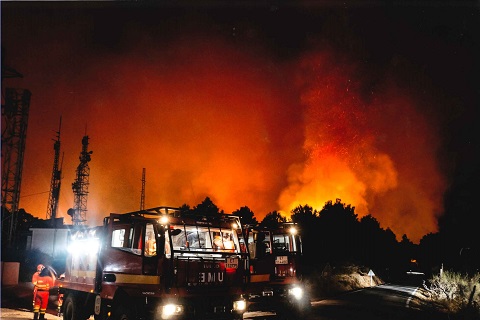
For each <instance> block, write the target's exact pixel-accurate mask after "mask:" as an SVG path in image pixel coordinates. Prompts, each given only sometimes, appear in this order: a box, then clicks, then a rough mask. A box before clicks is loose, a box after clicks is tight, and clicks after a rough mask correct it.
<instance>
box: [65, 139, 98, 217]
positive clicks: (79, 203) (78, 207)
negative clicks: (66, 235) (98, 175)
mask: <svg viewBox="0 0 480 320" xmlns="http://www.w3.org/2000/svg"><path fill="white" fill-rule="evenodd" d="M92 153H93V151H88V136H87V135H85V136H84V137H83V138H82V152H80V158H79V159H80V164H79V165H78V167H77V171H76V179H75V182H73V183H72V189H73V195H74V202H75V204H74V207H73V209H69V210H68V212H67V213H68V215H70V216H72V224H73V225H74V226H79V225H83V224H85V222H86V221H87V197H88V185H89V178H90V167H89V166H88V163H89V162H90V160H91V156H90V155H91V154H92Z"/></svg>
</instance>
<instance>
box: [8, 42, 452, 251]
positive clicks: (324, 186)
mask: <svg viewBox="0 0 480 320" xmlns="http://www.w3.org/2000/svg"><path fill="white" fill-rule="evenodd" d="M38 41H39V43H40V40H38ZM137 41H138V42H137V44H136V46H135V47H133V48H130V49H129V50H127V51H124V52H122V54H109V53H103V54H100V55H97V56H95V57H94V58H93V57H91V56H88V55H85V56H81V54H78V53H74V51H75V50H78V48H76V47H69V46H67V45H64V44H62V43H56V44H55V45H50V46H48V47H47V46H39V49H38V52H37V54H38V57H41V56H42V55H43V54H47V52H48V56H49V59H48V60H42V59H40V58H37V59H38V61H36V62H35V63H36V64H35V65H34V63H33V62H26V60H24V63H23V64H22V65H18V64H15V63H19V62H20V61H21V59H19V58H18V56H17V57H12V58H11V59H7V62H8V61H10V64H11V65H12V67H14V68H16V69H18V70H19V71H20V72H22V73H23V74H24V75H25V77H24V79H15V80H9V81H10V82H8V83H7V86H17V87H23V88H27V89H29V90H30V91H31V92H32V101H31V109H30V118H29V127H28V132H27V144H26V152H25V160H24V170H23V177H24V179H23V182H22V190H21V201H20V208H24V209H25V210H26V211H27V212H29V213H32V214H34V215H35V216H38V217H40V218H45V217H46V209H47V202H48V191H49V186H50V179H51V171H52V165H53V155H54V153H53V139H54V138H55V131H56V130H57V129H58V122H59V119H60V116H61V117H62V123H63V127H62V133H61V141H62V151H63V152H64V154H65V158H64V163H63V180H62V189H61V194H60V206H59V212H58V216H59V217H65V222H66V223H71V218H70V217H69V216H67V215H66V212H67V210H68V209H69V208H71V207H73V192H72V189H71V184H72V182H73V181H74V179H75V169H76V167H77V165H78V163H79V160H78V159H79V158H78V157H79V154H80V151H81V140H82V136H83V135H84V133H85V132H86V133H87V134H88V136H89V137H90V146H89V150H92V151H93V154H92V161H91V162H90V163H89V166H90V186H89V196H88V203H87V207H88V212H87V222H88V224H89V225H96V224H100V223H101V220H102V218H103V217H104V216H106V215H108V214H109V213H110V212H124V211H133V210H137V209H138V208H139V206H140V192H141V176H142V169H143V168H146V197H145V202H146V207H155V206H160V205H167V206H180V205H182V204H185V203H186V204H188V205H190V206H195V205H197V204H198V203H200V202H201V201H202V200H203V199H204V198H205V197H206V196H209V197H210V198H211V199H212V201H213V202H214V203H215V204H216V205H217V206H218V207H219V208H220V209H223V210H224V211H225V212H232V211H234V210H237V209H239V208H240V207H242V206H248V207H249V208H250V209H252V210H253V212H254V213H255V216H256V217H257V219H259V220H261V219H262V218H263V217H264V216H265V214H267V213H268V212H271V211H273V210H280V211H281V212H283V213H285V214H287V215H288V213H289V212H290V210H291V209H293V208H294V207H296V206H298V205H305V204H308V205H310V206H313V207H314V208H315V209H317V210H321V209H322V207H323V205H324V204H325V202H326V201H329V200H332V201H335V199H337V198H340V199H341V200H342V202H344V203H346V204H351V205H352V206H354V207H355V208H356V209H355V212H356V213H357V214H358V215H359V217H361V216H364V215H366V214H372V215H373V216H374V217H375V218H376V219H377V220H378V221H379V222H380V224H381V226H382V227H383V228H387V227H389V228H391V229H392V231H393V232H394V233H395V234H396V235H397V238H400V237H401V235H403V234H407V236H408V237H409V238H410V239H411V240H413V241H414V242H418V241H419V240H420V238H421V237H422V236H423V235H425V234H427V233H429V232H435V231H437V224H436V218H437V217H438V215H439V214H440V213H441V212H442V210H443V209H442V196H443V193H444V191H445V189H446V183H445V178H444V177H443V176H442V174H441V173H440V170H439V164H438V163H437V160H436V152H437V151H438V147H439V145H438V141H439V132H437V129H436V128H438V126H437V125H436V120H435V119H434V118H431V117H429V115H428V114H427V113H426V112H424V111H423V110H426V109H428V108H425V105H427V104H428V103H429V102H428V96H421V95H420V94H419V93H418V92H416V91H415V90H411V88H405V87H401V86H399V85H398V84H396V82H395V81H394V79H393V78H392V77H391V74H392V73H393V72H394V71H395V70H393V69H394V68H401V67H402V66H401V65H399V66H397V65H394V64H392V65H391V68H392V69H391V70H385V71H384V73H382V74H381V76H380V77H381V80H380V81H378V84H377V85H376V86H375V87H374V88H370V87H369V86H367V85H366V84H365V83H366V82H365V81H366V79H365V78H366V75H365V70H362V67H361V66H359V65H356V63H355V62H354V61H351V60H350V59H348V58H346V56H345V57H344V56H342V55H340V54H339V53H338V52H336V51H334V50H331V49H328V48H327V47H324V46H312V47H311V49H310V50H309V51H306V52H305V53H304V54H302V55H300V56H299V57H298V58H296V59H294V60H283V61H279V60H275V59H272V58H270V57H269V54H268V52H267V51H268V50H267V49H266V48H263V47H262V46H256V47H250V46H246V45H239V44H238V43H237V44H234V43H231V42H228V41H225V40H224V39H223V38H222V37H212V36H209V37H208V38H206V37H203V36H201V35H198V34H197V35H195V36H191V35H190V36H187V35H184V36H182V37H179V38H178V39H176V40H174V41H170V42H168V43H167V44H165V45H161V46H160V45H158V44H157V45H154V46H151V45H149V42H150V41H151V39H150V38H148V37H145V38H140V39H137ZM159 48H161V50H160V49H159ZM7 54H8V51H7ZM23 54H24V55H25V53H23ZM69 55H72V56H74V57H75V58H70V59H67V58H65V57H67V56H69ZM20 58H21V56H20ZM52 68H53V69H52ZM52 70H53V72H52ZM60 70H61V72H60ZM10 83H11V85H10ZM426 97H427V99H425V98H426Z"/></svg>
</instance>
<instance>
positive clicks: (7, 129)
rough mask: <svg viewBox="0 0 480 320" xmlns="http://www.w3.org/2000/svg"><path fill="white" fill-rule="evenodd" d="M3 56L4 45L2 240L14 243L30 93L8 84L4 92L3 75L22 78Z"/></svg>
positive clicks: (6, 77) (8, 244) (8, 243)
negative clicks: (7, 64)
mask: <svg viewBox="0 0 480 320" xmlns="http://www.w3.org/2000/svg"><path fill="white" fill-rule="evenodd" d="M4 56H5V55H4V50H3V47H2V125H1V127H2V143H1V145H2V198H1V199H2V200H1V204H2V240H6V243H7V246H8V247H11V246H12V244H13V241H14V238H15V233H16V229H17V222H18V208H19V202H20V187H21V184H22V171H23V159H24V154H25V143H26V140H27V126H28V114H29V110H30V97H31V93H30V91H28V90H26V89H13V88H6V90H5V92H4V87H3V80H4V79H8V78H23V75H22V74H20V73H19V72H17V71H16V70H15V69H13V68H10V67H8V66H6V65H5V63H4ZM8 220H10V221H8Z"/></svg>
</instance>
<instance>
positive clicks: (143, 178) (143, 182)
mask: <svg viewBox="0 0 480 320" xmlns="http://www.w3.org/2000/svg"><path fill="white" fill-rule="evenodd" d="M141 210H145V168H143V171H142V193H141V195H140V211H141Z"/></svg>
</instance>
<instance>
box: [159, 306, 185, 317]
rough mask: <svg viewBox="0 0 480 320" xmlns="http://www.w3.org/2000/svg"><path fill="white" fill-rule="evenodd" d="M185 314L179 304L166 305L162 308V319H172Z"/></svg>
mask: <svg viewBox="0 0 480 320" xmlns="http://www.w3.org/2000/svg"><path fill="white" fill-rule="evenodd" d="M182 313H183V306H182V305H178V304H173V303H170V304H166V305H164V306H162V319H170V318H171V317H172V316H178V315H180V314H182Z"/></svg>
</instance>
